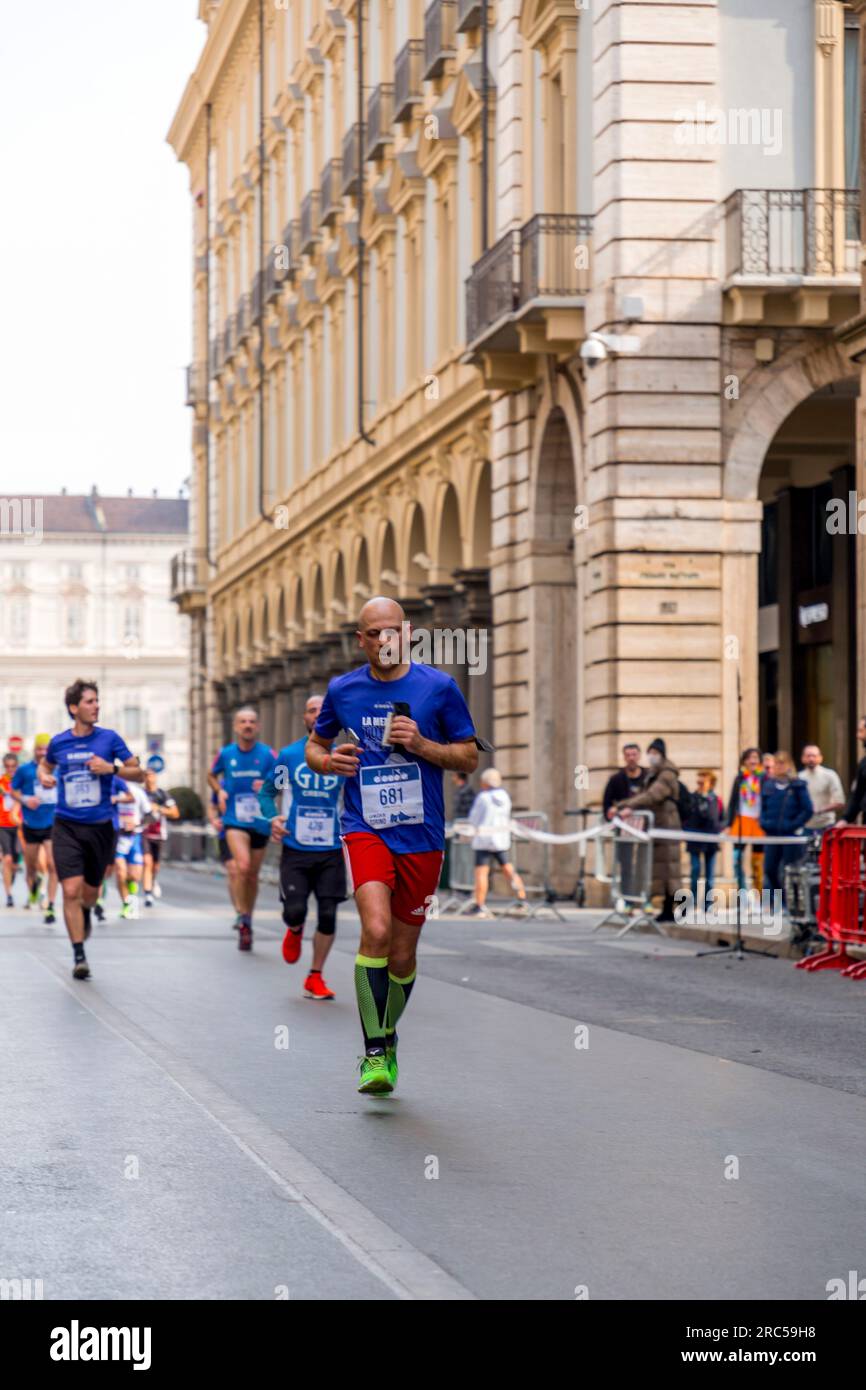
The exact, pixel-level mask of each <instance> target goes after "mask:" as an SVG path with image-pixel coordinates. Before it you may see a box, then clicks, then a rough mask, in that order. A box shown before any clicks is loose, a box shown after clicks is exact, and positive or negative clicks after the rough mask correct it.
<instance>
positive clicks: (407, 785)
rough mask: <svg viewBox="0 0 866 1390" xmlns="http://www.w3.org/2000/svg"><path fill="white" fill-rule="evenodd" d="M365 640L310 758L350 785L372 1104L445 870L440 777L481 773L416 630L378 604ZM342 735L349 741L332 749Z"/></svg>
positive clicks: (467, 731)
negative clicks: (414, 645)
mask: <svg viewBox="0 0 866 1390" xmlns="http://www.w3.org/2000/svg"><path fill="white" fill-rule="evenodd" d="M357 635H358V642H359V645H360V646H361V648H362V650H363V652H364V655H365V656H366V657H367V661H368V663H369V664H368V665H366V666H361V667H358V668H357V669H356V670H354V671H349V672H348V674H346V675H343V676H337V677H336V679H335V680H332V681H331V683H330V685H329V686H328V691H327V694H326V696H325V702H324V704H323V706H322V712H321V714H320V715H319V717H318V719H317V721H316V726H315V728H314V730H313V732H312V734H311V735H310V739H309V742H308V744H307V750H306V755H307V762H308V764H309V765H310V767H311V768H312V769H313V770H314V771H315V772H318V773H333V772H336V773H337V774H338V775H339V776H341V777H345V779H346V782H345V791H344V803H343V814H342V817H341V829H342V834H343V844H344V846H345V850H346V858H347V861H348V869H349V877H350V888H351V890H352V891H353V892H354V894H355V902H356V904H357V907H358V912H359V914H360V917H361V942H360V951H359V953H358V956H357V958H356V961H355V990H356V993H357V996H358V1008H359V1011H360V1014H361V1026H362V1029H363V1033H364V1056H363V1057H362V1059H361V1077H360V1084H359V1086H358V1090H359V1091H362V1092H364V1093H366V1094H373V1095H376V1094H382V1093H386V1092H388V1091H393V1089H394V1086H395V1085H396V1082H397V1033H396V1024H397V1021H398V1019H399V1018H400V1015H401V1014H402V1012H403V1010H404V1008H405V1007H406V1003H407V1001H408V998H409V994H410V991H411V989H412V985H413V983H414V981H415V948H416V946H417V942H418V937H419V936H420V933H421V928H422V927H423V925H424V920H425V918H426V916H427V912H428V909H429V907H430V904H431V902H432V899H433V896H434V894H435V892H436V888H437V886H438V883H439V874H440V872H441V869H442V859H443V857H444V850H445V804H444V798H443V793H442V772H443V769H445V768H448V769H451V770H453V771H455V772H469V773H471V772H474V771H475V768H476V767H477V765H478V746H479V745H478V744H477V742H476V736H475V728H474V726H473V723H472V716H471V715H470V713H469V708H468V706H467V704H466V701H465V700H464V698H463V696H462V694H461V692H460V690H459V688H458V686H457V684H456V683H455V681H454V680H453V679H452V678H451V676H449V675H446V674H445V672H444V671H438V670H436V669H435V667H432V666H424V665H421V664H420V663H417V664H415V663H412V662H411V661H410V660H409V659H408V658H409V652H408V651H407V646H406V644H407V642H408V639H409V636H410V629H409V624H408V623H407V622H406V617H405V614H404V612H403V610H402V608H401V607H400V605H399V604H398V603H396V602H395V601H394V600H393V599H386V598H375V599H371V600H370V601H369V603H366V604H365V605H364V607H363V608H362V609H361V614H360V617H359V619H358V634H357ZM341 729H343V730H345V732H346V734H347V735H348V739H349V741H347V742H344V743H341V744H339V745H338V746H337V747H336V748H334V749H333V751H331V750H332V745H333V743H334V739H335V738H336V736H337V734H338V733H339V732H340V730H341Z"/></svg>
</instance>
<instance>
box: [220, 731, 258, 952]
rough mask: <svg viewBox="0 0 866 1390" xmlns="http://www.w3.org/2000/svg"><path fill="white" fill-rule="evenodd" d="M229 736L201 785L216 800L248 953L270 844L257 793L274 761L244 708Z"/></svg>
mask: <svg viewBox="0 0 866 1390" xmlns="http://www.w3.org/2000/svg"><path fill="white" fill-rule="evenodd" d="M234 730H235V742H234V743H229V744H227V745H226V747H225V748H222V749H220V751H219V753H218V754H217V758H216V762H215V763H214V764H213V767H212V768H211V770H210V774H209V776H208V779H207V780H208V784H209V786H210V789H211V791H212V792H214V793H215V794H216V797H217V802H218V807H217V809H218V810H219V813H220V816H221V818H222V822H223V825H224V826H225V832H226V842H227V844H228V847H229V850H230V851H231V856H232V859H233V860H234V861H235V865H236V877H235V896H236V898H237V902H238V920H237V923H236V926H237V929H238V950H240V951H251V950H252V947H253V910H254V908H255V905H256V898H257V896H258V891H259V870H260V869H261V866H262V860H263V858H264V856H265V850H266V849H267V847H268V840H269V839H270V838H271V824H270V821H267V820H265V818H264V816H263V815H262V812H261V807H260V806H259V792H260V791H261V788H262V784H263V782H264V779H265V777H266V776H267V775H268V773H269V772H270V770H271V768H272V767H273V763H274V755H273V753H272V752H271V750H270V748H269V747H268V745H267V744H266V743H260V742H259V740H258V732H259V716H258V714H257V713H256V711H255V710H254V709H252V708H251V707H250V706H249V705H245V706H244V707H243V709H239V710H238V712H237V714H236V715H235V723H234Z"/></svg>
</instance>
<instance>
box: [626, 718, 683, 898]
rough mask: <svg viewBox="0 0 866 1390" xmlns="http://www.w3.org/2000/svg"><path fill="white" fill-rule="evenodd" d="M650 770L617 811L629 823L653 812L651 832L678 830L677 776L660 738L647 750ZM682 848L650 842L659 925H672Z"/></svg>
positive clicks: (672, 843) (677, 844)
mask: <svg viewBox="0 0 866 1390" xmlns="http://www.w3.org/2000/svg"><path fill="white" fill-rule="evenodd" d="M647 762H648V763H649V770H648V772H647V779H646V783H645V785H644V787H643V788H642V789H641V791H639V792H638V793H637V795H636V796H630V797H629V798H628V800H627V801H622V802H620V804H619V806H618V808H617V811H618V814H619V815H620V816H621V817H622V818H623V820H628V818H629V816H630V815H631V813H632V812H633V811H652V813H653V817H654V820H653V829H656V830H680V829H681V828H682V827H681V825H680V813H679V806H678V800H679V773H678V770H677V768H676V767H674V764H673V763H672V762H669V761H668V754H667V748H666V747H665V741H664V739H662V738H654V739H653V741H652V743H651V744H650V746H649V748H648V749H647ZM682 878H683V875H682V845H681V843H680V841H679V840H654V841H653V881H652V890H651V891H652V895H653V897H661V898H662V900H663V901H662V910H661V912H660V913H659V915H658V919H657V920H658V921H659V922H673V921H674V920H675V918H674V894H675V893H676V892H677V890H678V889H679V888H680V887H681V886H682Z"/></svg>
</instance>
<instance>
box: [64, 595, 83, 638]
mask: <svg viewBox="0 0 866 1390" xmlns="http://www.w3.org/2000/svg"><path fill="white" fill-rule="evenodd" d="M66 641H67V643H68V644H69V645H70V646H77V645H78V644H79V643H81V642H83V641H84V604H83V603H82V602H81V600H80V599H71V600H70V602H69V603H67V605H66Z"/></svg>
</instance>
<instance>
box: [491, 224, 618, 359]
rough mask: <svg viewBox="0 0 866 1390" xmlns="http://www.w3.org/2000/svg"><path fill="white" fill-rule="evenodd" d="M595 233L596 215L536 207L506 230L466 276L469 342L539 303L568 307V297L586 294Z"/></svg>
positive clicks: (572, 297)
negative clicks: (514, 227) (515, 227)
mask: <svg viewBox="0 0 866 1390" xmlns="http://www.w3.org/2000/svg"><path fill="white" fill-rule="evenodd" d="M591 236H592V218H591V217H585V216H581V215H578V214H571V213H537V214H536V215H535V216H534V217H532V218H530V220H529V221H528V222H526V223H525V224H524V225H523V226H522V227H521V228H520V230H519V231H517V230H515V231H511V232H506V234H505V236H504V237H502V238H501V239H500V240H499V241H497V242H496V244H495V245H494V246H491V248H490V250H489V251H486V252H485V253H484V255H483V256H482V257H481V258H480V260H478V261H476V263H475V265H474V266H473V267H472V273H471V275H470V276H469V279H468V281H467V286H466V289H467V297H466V336H467V338H468V339H469V342H470V343H474V342H476V341H477V340H478V339H479V338H481V337H483V336H484V335H485V334H486V333H487V332H489V330H491V329H492V328H493V327H494V326H495V325H496V324H498V323H499V322H500V321H503V320H506V319H510V318H516V317H518V316H520V315H522V314H524V313H525V311H527V310H528V309H529V308H530V307H531V306H532V305H534V304H535V305H539V306H540V307H542V306H543V307H551V306H552V307H560V308H561V307H567V301H568V300H570V299H579V298H580V297H581V296H583V295H585V294H587V293H588V292H589V289H590V282H591V273H592V272H591V263H590V249H591ZM562 301H566V305H563V303H562ZM551 302H552V304H551Z"/></svg>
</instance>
